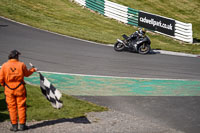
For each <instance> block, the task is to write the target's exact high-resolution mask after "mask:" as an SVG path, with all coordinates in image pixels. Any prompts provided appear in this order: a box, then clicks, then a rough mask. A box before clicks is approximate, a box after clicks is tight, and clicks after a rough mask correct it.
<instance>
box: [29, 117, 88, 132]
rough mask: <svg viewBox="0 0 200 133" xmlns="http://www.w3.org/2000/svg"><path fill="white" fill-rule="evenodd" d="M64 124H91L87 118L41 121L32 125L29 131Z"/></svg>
mask: <svg viewBox="0 0 200 133" xmlns="http://www.w3.org/2000/svg"><path fill="white" fill-rule="evenodd" d="M64 122H73V123H82V124H90V123H91V122H90V121H89V120H88V119H87V117H85V116H83V117H77V118H72V119H65V118H63V119H58V120H49V121H43V122H41V123H37V124H34V125H31V126H29V129H35V128H40V127H45V126H50V125H54V124H58V123H64Z"/></svg>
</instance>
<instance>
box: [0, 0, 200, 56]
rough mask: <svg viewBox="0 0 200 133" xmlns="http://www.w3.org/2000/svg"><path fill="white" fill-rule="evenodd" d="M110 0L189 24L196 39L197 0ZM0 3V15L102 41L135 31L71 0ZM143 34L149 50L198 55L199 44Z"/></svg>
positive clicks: (5, 0)
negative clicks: (145, 36) (150, 43)
mask: <svg viewBox="0 0 200 133" xmlns="http://www.w3.org/2000/svg"><path fill="white" fill-rule="evenodd" d="M112 1H114V2H116V3H119V4H122V5H126V6H129V7H131V8H134V9H139V10H143V11H147V12H151V13H155V14H159V15H162V16H166V17H171V18H174V19H176V20H180V21H183V22H186V23H192V24H193V31H194V36H193V37H194V38H195V39H196V40H197V41H198V40H200V38H199V36H200V32H199V31H200V29H199V22H200V20H199V19H200V16H199V14H200V8H197V7H199V1H198V0H185V1H184V2H183V1H182V0H176V1H172V0H170V1H163V0H151V1H150V0H147V1H139V0H136V1H135V0H134V1H128V0H125V1H122V0H112ZM155 3H156V4H155ZM0 5H1V6H0V16H4V17H6V18H10V19H13V20H15V21H18V22H22V23H25V24H28V25H31V26H33V27H38V28H41V29H45V30H49V31H53V32H57V33H60V34H64V35H68V36H73V37H77V38H82V39H86V40H90V41H95V42H100V43H105V44H114V43H115V41H116V39H117V38H121V35H122V34H124V33H126V34H128V35H130V34H132V33H133V32H134V31H136V30H137V28H136V27H133V26H130V25H125V24H123V23H121V22H118V21H116V20H113V19H109V18H107V17H105V16H103V15H101V14H97V13H95V12H93V11H90V10H88V9H86V8H83V7H81V6H79V5H78V4H76V3H74V2H72V1H71V0H53V1H52V0H42V1H41V0H29V1H28V0H0ZM155 5H156V6H155ZM177 5H179V6H177ZM147 34H148V35H149V36H150V38H151V40H152V48H153V49H161V50H170V51H176V52H185V53H192V54H200V45H194V44H193V45H192V44H186V43H183V42H179V41H176V40H173V39H172V38H169V37H166V36H162V35H158V34H154V33H150V32H149V33H147Z"/></svg>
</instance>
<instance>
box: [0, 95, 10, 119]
mask: <svg viewBox="0 0 200 133" xmlns="http://www.w3.org/2000/svg"><path fill="white" fill-rule="evenodd" d="M6 110H7V105H6V101H5V99H1V100H0V122H3V121H5V120H9V115H8V114H5V113H2V111H6Z"/></svg>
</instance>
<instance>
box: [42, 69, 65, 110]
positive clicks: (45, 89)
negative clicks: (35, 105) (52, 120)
mask: <svg viewBox="0 0 200 133" xmlns="http://www.w3.org/2000/svg"><path fill="white" fill-rule="evenodd" d="M39 75H40V88H41V91H42V94H43V95H44V96H45V97H46V98H47V100H48V101H50V102H51V105H52V106H53V107H54V108H56V109H60V108H61V107H62V105H63V104H62V102H61V101H60V98H61V97H62V94H61V93H60V91H58V90H57V89H56V88H55V87H54V86H53V85H52V84H51V83H50V82H49V81H48V80H47V79H46V78H45V77H44V76H43V75H42V74H41V73H40V72H39Z"/></svg>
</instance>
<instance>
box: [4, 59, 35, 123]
mask: <svg viewBox="0 0 200 133" xmlns="http://www.w3.org/2000/svg"><path fill="white" fill-rule="evenodd" d="M33 72H35V69H34V68H31V69H30V70H28V69H27V68H26V65H25V64H24V63H23V62H20V61H18V60H17V59H10V60H8V62H6V63H4V64H3V65H2V68H1V70H0V84H1V85H2V86H4V88H5V91H4V93H5V95H6V103H7V106H8V111H9V114H10V120H11V123H12V124H17V113H18V117H19V123H20V124H25V122H26V88H25V85H24V84H25V83H24V76H25V77H28V76H30V75H31V74H32V73H33Z"/></svg>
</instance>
